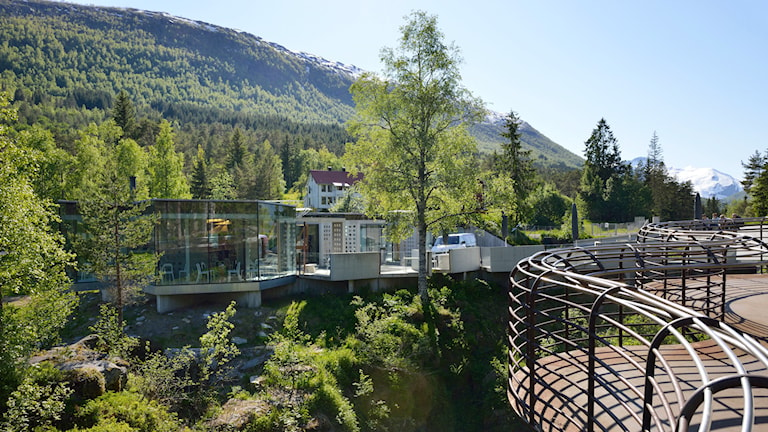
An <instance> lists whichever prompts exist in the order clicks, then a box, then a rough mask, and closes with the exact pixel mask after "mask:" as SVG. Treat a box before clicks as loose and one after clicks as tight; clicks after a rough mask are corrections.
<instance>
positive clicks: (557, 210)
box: [525, 183, 571, 226]
mask: <svg viewBox="0 0 768 432" xmlns="http://www.w3.org/2000/svg"><path fill="white" fill-rule="evenodd" d="M528 202H529V205H530V207H531V209H532V212H531V215H530V217H529V219H527V220H526V221H525V223H527V224H528V225H537V226H560V224H561V223H562V222H563V217H564V216H565V213H566V212H567V211H568V210H569V209H570V207H571V202H570V200H569V199H568V198H567V197H565V196H563V195H562V194H561V193H560V192H558V191H557V189H555V187H554V186H553V185H552V184H550V183H547V184H544V185H542V186H540V187H538V188H537V189H536V190H534V191H533V193H532V194H531V196H530V197H529V198H528Z"/></svg>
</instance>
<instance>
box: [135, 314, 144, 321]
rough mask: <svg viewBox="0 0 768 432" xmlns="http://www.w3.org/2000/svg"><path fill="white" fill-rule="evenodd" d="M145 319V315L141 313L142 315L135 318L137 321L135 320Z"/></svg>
mask: <svg viewBox="0 0 768 432" xmlns="http://www.w3.org/2000/svg"><path fill="white" fill-rule="evenodd" d="M145 319H146V318H145V317H144V316H143V315H142V316H140V317H137V318H136V321H137V322H139V321H144V320H145Z"/></svg>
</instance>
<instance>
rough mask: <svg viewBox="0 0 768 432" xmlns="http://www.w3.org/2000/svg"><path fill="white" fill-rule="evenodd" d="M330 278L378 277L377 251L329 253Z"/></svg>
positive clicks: (379, 258) (334, 279) (356, 278)
mask: <svg viewBox="0 0 768 432" xmlns="http://www.w3.org/2000/svg"><path fill="white" fill-rule="evenodd" d="M330 257H331V280H332V281H342V280H352V281H353V280H360V279H376V278H378V277H379V264H380V263H379V261H380V260H381V255H380V254H379V252H359V253H342V254H331V255H330Z"/></svg>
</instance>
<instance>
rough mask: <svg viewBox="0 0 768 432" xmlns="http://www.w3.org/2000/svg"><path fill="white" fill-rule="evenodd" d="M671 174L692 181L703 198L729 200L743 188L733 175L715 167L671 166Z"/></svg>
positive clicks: (680, 179)
mask: <svg viewBox="0 0 768 432" xmlns="http://www.w3.org/2000/svg"><path fill="white" fill-rule="evenodd" d="M668 171H669V175H671V176H673V177H675V178H676V179H677V181H680V182H685V181H690V182H691V183H692V184H693V190H695V191H696V192H698V193H699V194H700V195H701V197H702V198H711V197H715V198H717V199H719V200H728V199H729V198H730V197H731V196H733V195H735V194H737V193H739V192H741V191H742V190H743V188H742V187H741V183H739V182H738V180H736V179H735V178H733V176H730V175H728V174H726V173H723V172H720V171H718V170H716V169H714V168H694V167H685V168H669V170H668Z"/></svg>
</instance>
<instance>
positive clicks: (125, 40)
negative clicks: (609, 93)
mask: <svg viewBox="0 0 768 432" xmlns="http://www.w3.org/2000/svg"><path fill="white" fill-rule="evenodd" d="M159 5H161V3H159ZM0 41H3V43H4V44H6V45H5V46H2V45H0V85H2V88H5V89H10V90H11V91H14V90H16V89H24V91H25V92H28V94H27V95H26V97H28V98H32V97H37V98H40V99H48V100H50V102H51V103H52V104H53V105H55V106H62V107H64V106H70V107H72V106H75V107H80V106H85V107H87V108H88V109H94V108H95V109H108V108H109V104H110V98H111V97H113V96H114V95H116V94H117V93H119V92H120V91H122V90H125V91H127V92H128V93H129V95H130V96H131V99H132V100H133V101H134V103H135V104H136V105H137V107H150V108H151V109H153V110H156V111H157V112H159V113H160V114H161V115H162V116H164V117H166V118H170V119H174V118H175V119H178V120H179V121H181V122H187V121H193V120H190V119H194V121H205V119H206V118H219V117H222V114H220V113H231V114H227V115H228V116H230V117H231V116H233V115H236V116H243V115H246V116H247V115H256V116H261V118H265V119H267V120H261V121H262V122H263V121H271V120H268V119H269V118H277V119H279V118H283V119H286V121H288V122H290V123H299V124H328V125H338V126H341V125H343V123H344V122H346V120H348V119H349V118H350V117H351V116H352V115H353V114H354V107H353V102H352V98H351V95H350V94H349V87H350V85H351V84H352V83H353V82H354V80H355V79H356V78H357V77H358V76H359V75H360V74H361V73H362V72H363V71H362V70H361V69H359V68H357V67H356V66H353V65H348V64H345V63H343V62H340V61H332V60H328V59H325V58H323V57H321V56H318V55H314V54H309V53H305V52H299V51H292V50H290V49H288V48H286V47H284V46H282V45H280V44H278V43H275V42H269V41H265V40H264V39H262V38H261V37H258V36H255V35H252V34H249V33H246V32H243V31H239V30H234V29H229V28H225V27H221V26H218V25H215V24H211V23H207V22H203V21H197V20H190V19H187V18H182V17H177V16H173V15H170V14H167V13H164V12H152V11H143V10H138V9H132V8H114V7H100V6H84V5H77V4H70V3H64V2H49V1H43V0H29V1H20V0H0ZM30 47H32V48H33V49H34V51H35V52H34V55H30V53H29V48H30ZM35 95H38V96H35ZM182 114H183V115H182ZM238 118H239V117H238ZM500 119H501V117H500V116H499V115H494V116H492V117H490V118H489V121H487V122H485V123H483V124H481V125H478V126H476V127H475V128H474V129H473V130H472V132H473V134H474V135H475V136H476V137H477V138H478V141H479V143H480V150H481V151H483V152H490V151H493V150H495V149H498V148H499V144H500V143H501V142H503V139H502V138H501V137H500V136H499V133H500V132H501V131H502V127H501V123H500ZM233 121H234V120H233ZM292 127H293V126H285V128H287V129H290V128H292ZM521 133H522V141H523V143H524V145H526V146H527V147H529V148H531V150H532V152H533V156H534V162H535V163H536V164H537V165H542V166H557V167H561V168H567V169H571V168H577V167H579V166H581V164H582V163H583V160H582V159H581V158H580V157H579V156H577V155H575V154H573V153H571V152H569V151H568V150H566V149H565V148H563V147H561V146H559V145H558V144H556V143H554V142H552V141H551V140H550V139H549V138H547V137H546V136H544V135H543V134H541V133H540V132H539V131H537V130H536V129H535V128H533V127H531V126H530V125H528V124H527V123H524V124H523V126H522V127H521ZM342 146H343V142H340V143H336V144H335V146H334V147H331V146H329V148H333V149H334V151H339V150H340V149H341V148H342Z"/></svg>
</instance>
